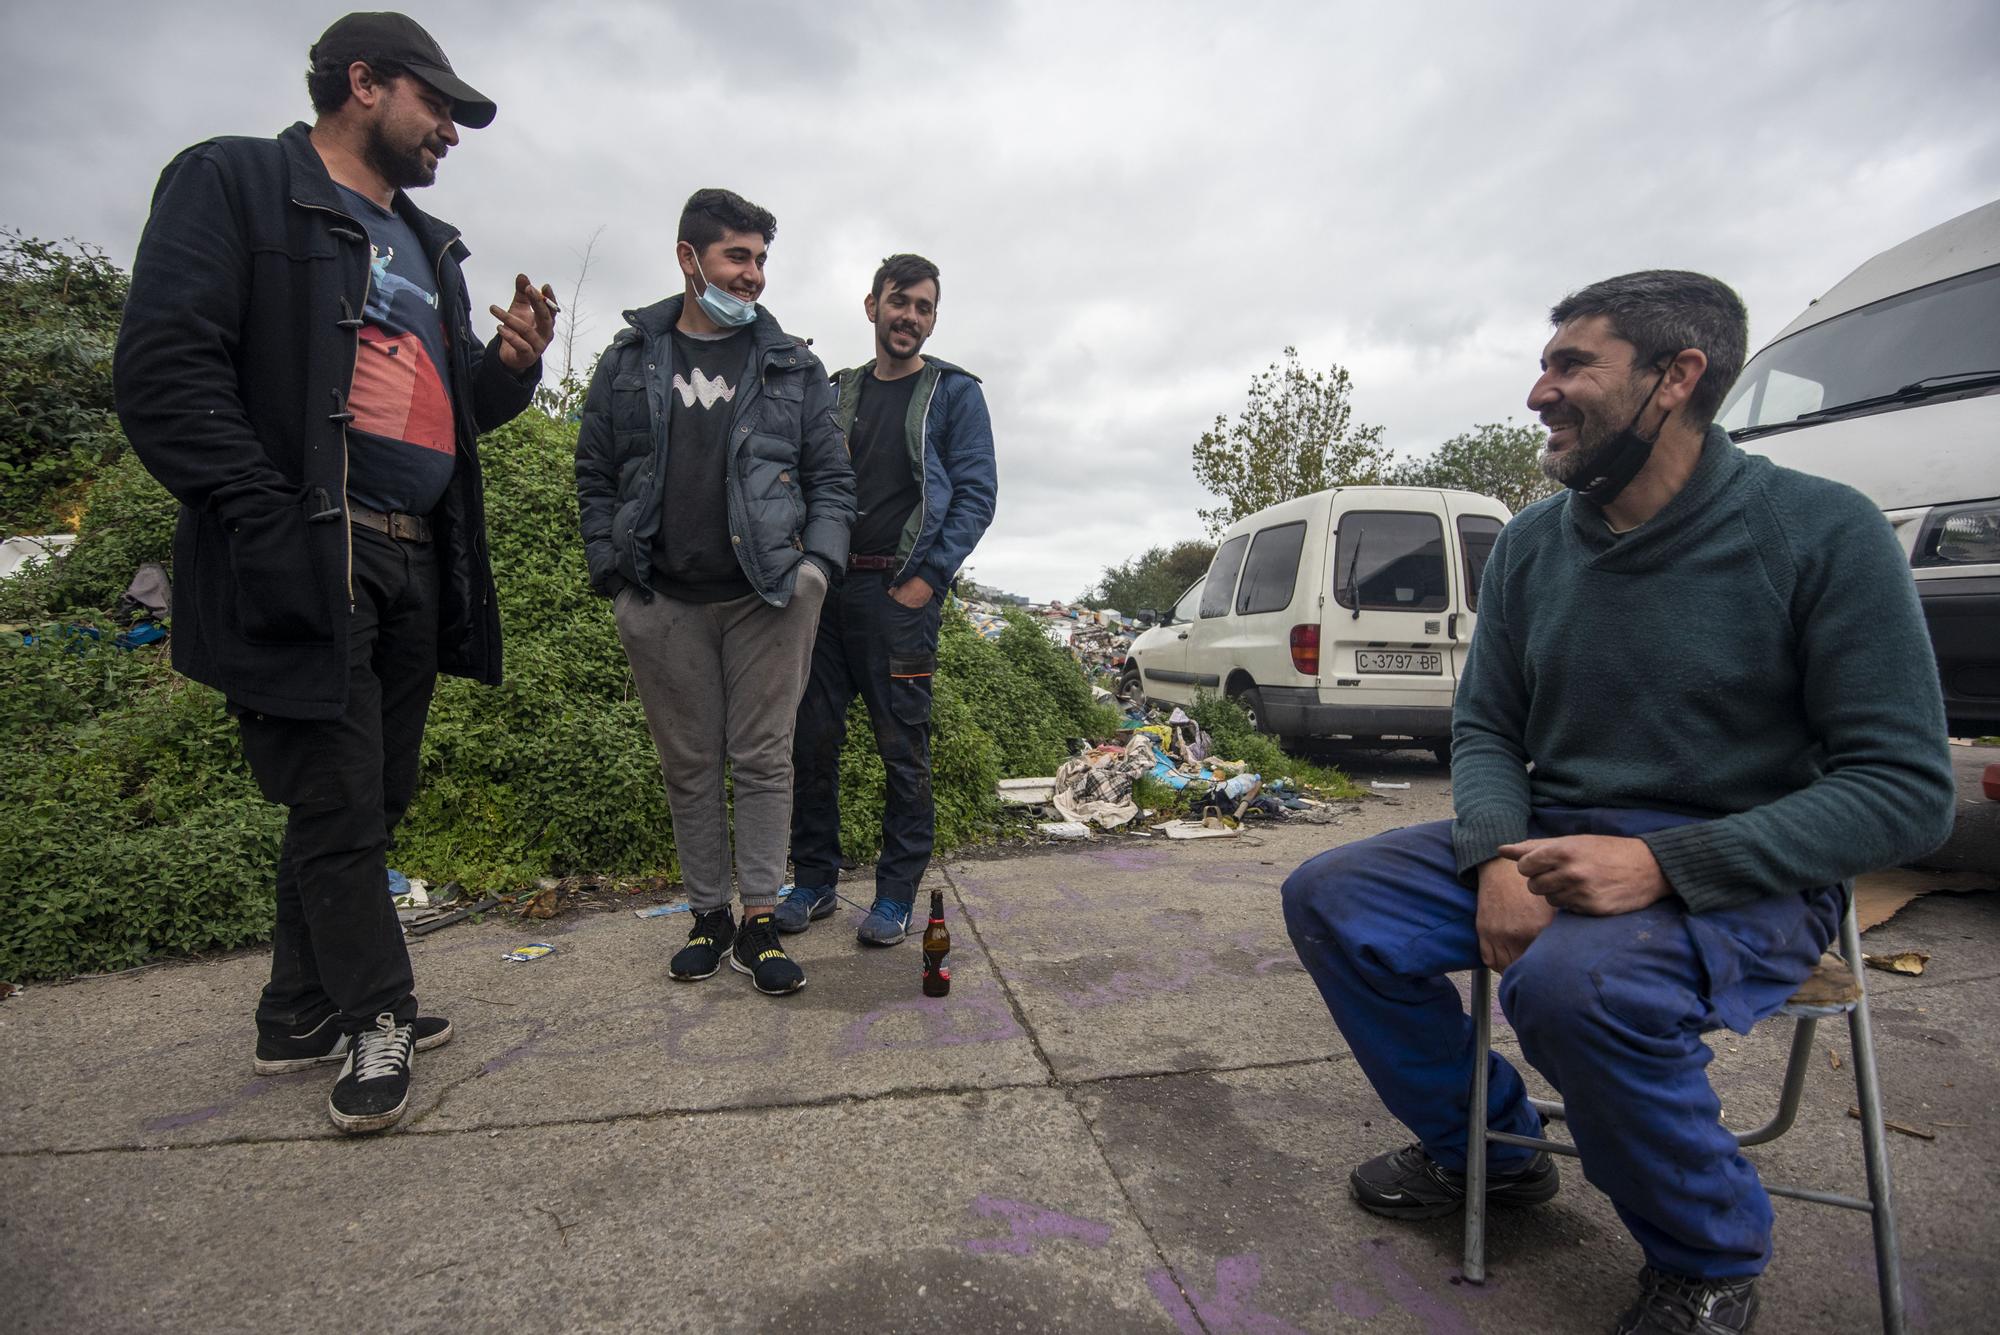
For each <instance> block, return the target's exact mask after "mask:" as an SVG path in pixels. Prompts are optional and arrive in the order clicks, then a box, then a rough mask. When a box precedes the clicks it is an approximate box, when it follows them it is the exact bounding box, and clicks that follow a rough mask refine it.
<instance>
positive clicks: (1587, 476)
mask: <svg viewBox="0 0 2000 1335" xmlns="http://www.w3.org/2000/svg"><path fill="white" fill-rule="evenodd" d="M1665 383H1667V373H1666V372H1665V371H1664V370H1663V371H1661V372H1660V378H1659V379H1658V380H1655V381H1654V382H1653V387H1652V388H1651V389H1649V390H1647V391H1646V401H1645V402H1644V403H1642V404H1640V405H1639V411H1638V412H1636V413H1633V414H1632V420H1631V421H1629V422H1627V423H1626V424H1625V429H1624V430H1623V431H1620V432H1619V433H1618V434H1617V435H1615V436H1613V437H1612V438H1611V439H1610V440H1607V441H1605V442H1604V444H1603V445H1602V446H1600V447H1599V448H1598V451H1597V455H1596V457H1595V458H1593V459H1592V460H1591V461H1590V462H1591V466H1590V468H1589V470H1588V471H1586V472H1584V473H1582V474H1581V475H1579V476H1578V477H1577V478H1576V479H1575V480H1574V481H1572V482H1570V483H1569V484H1568V485H1569V488H1570V490H1571V491H1574V492H1575V493H1576V494H1577V495H1579V496H1581V497H1583V498H1584V499H1585V500H1587V501H1589V502H1590V503H1591V504H1592V505H1595V506H1597V507H1598V508H1599V509H1602V508H1603V507H1605V506H1607V505H1609V504H1610V503H1611V502H1612V501H1613V500H1615V499H1617V496H1618V493H1619V492H1621V491H1623V490H1625V488H1626V487H1627V486H1629V485H1630V484H1631V481H1632V479H1633V478H1635V477H1637V476H1639V470H1640V469H1642V468H1644V467H1645V466H1646V460H1648V459H1650V458H1652V457H1653V446H1654V445H1655V444H1657V443H1658V441H1659V439H1660V433H1659V432H1658V431H1655V432H1654V433H1653V439H1652V440H1647V439H1646V438H1645V437H1643V436H1641V435H1640V434H1639V432H1638V431H1637V430H1636V428H1637V427H1638V425H1639V419H1640V418H1641V417H1644V416H1645V415H1646V409H1648V408H1650V407H1652V406H1653V396H1654V395H1655V394H1657V393H1659V392H1660V386H1661V385H1664V384H1665ZM1666 425H1667V424H1666V423H1665V422H1664V421H1662V422H1661V423H1660V426H1661V428H1662V429H1663V430H1664V429H1665V427H1666Z"/></svg>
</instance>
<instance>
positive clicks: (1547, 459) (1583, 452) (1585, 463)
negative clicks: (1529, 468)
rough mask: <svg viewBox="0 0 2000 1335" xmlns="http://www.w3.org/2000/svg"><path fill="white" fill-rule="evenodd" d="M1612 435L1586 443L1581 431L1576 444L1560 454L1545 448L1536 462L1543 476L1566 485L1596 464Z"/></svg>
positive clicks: (1558, 483)
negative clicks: (1552, 452)
mask: <svg viewBox="0 0 2000 1335" xmlns="http://www.w3.org/2000/svg"><path fill="white" fill-rule="evenodd" d="M1610 440H1611V437H1610V436H1605V437H1602V438H1601V439H1598V440H1594V441H1591V442H1590V443H1588V444H1585V443H1584V441H1583V439H1582V436H1581V433H1579V435H1578V438H1577V442H1576V444H1574V445H1572V446H1570V447H1569V448H1568V449H1566V450H1564V451H1563V452H1562V453H1560V454H1551V453H1549V451H1548V450H1547V449H1546V448H1544V449H1543V450H1542V454H1541V457H1540V458H1539V459H1537V460H1535V464H1536V466H1537V467H1539V468H1540V469H1541V470H1542V476H1543V477H1545V478H1547V479H1548V480H1549V481H1551V482H1553V483H1555V484H1556V485H1557V486H1562V487H1566V486H1568V485H1569V484H1570V481H1571V480H1572V479H1574V478H1579V477H1583V476H1584V475H1586V474H1587V473H1589V472H1590V470H1591V469H1592V468H1593V467H1595V466H1596V464H1597V458H1598V456H1599V455H1601V454H1603V453H1604V446H1605V445H1606V443H1608V442H1609V441H1610Z"/></svg>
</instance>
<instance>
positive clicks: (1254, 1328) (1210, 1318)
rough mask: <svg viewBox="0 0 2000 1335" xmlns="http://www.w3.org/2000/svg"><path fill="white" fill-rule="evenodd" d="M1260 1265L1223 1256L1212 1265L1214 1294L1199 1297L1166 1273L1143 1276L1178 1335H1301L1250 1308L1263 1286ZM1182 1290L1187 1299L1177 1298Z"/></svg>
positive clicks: (1250, 1257) (1249, 1259)
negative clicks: (1258, 1289)
mask: <svg viewBox="0 0 2000 1335" xmlns="http://www.w3.org/2000/svg"><path fill="white" fill-rule="evenodd" d="M1263 1278H1264V1263H1263V1261H1262V1260H1261V1259H1260V1258H1259V1257H1258V1256H1257V1255H1256V1254H1255V1253H1252V1254H1250V1255H1247V1256H1225V1257H1223V1258H1222V1259H1221V1260H1219V1261H1217V1262H1216V1263H1215V1290H1214V1292H1213V1293H1211V1294H1209V1295H1208V1296H1207V1297H1203V1296H1202V1295H1201V1293H1200V1291H1199V1290H1197V1289H1196V1288H1195V1287H1194V1286H1193V1285H1191V1284H1186V1285H1184V1284H1182V1283H1180V1282H1179V1281H1178V1280H1177V1279H1176V1278H1175V1276H1174V1273H1173V1272H1172V1271H1170V1270H1155V1271H1154V1272H1153V1273H1152V1274H1150V1275H1148V1276H1146V1287H1148V1288H1149V1289H1151V1290H1152V1291H1153V1297H1154V1298H1155V1299H1157V1300H1158V1301H1159V1304H1160V1306H1161V1307H1164V1308H1165V1309H1166V1311H1167V1315H1168V1316H1170V1317H1172V1318H1173V1322H1174V1325H1175V1326H1176V1327H1177V1328H1179V1330H1180V1332H1181V1335H1202V1333H1203V1331H1206V1332H1207V1335H1304V1332H1302V1331H1300V1330H1299V1328H1298V1327H1297V1326H1294V1325H1292V1324H1290V1323H1289V1322H1286V1321H1281V1320H1279V1319H1278V1318H1277V1317H1274V1316H1272V1315H1271V1314H1270V1313H1269V1312H1265V1311H1260V1310H1259V1309H1257V1308H1256V1307H1253V1306H1251V1300H1252V1299H1253V1298H1254V1297H1255V1296H1256V1293H1257V1286H1258V1285H1259V1284H1260V1283H1262V1282H1263ZM1183 1289H1185V1290H1186V1293H1187V1296H1186V1297H1185V1298H1183V1297H1182V1296H1181V1293H1182V1290H1183Z"/></svg>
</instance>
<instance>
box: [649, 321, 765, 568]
mask: <svg viewBox="0 0 2000 1335" xmlns="http://www.w3.org/2000/svg"><path fill="white" fill-rule="evenodd" d="M673 341H674V367H673V380H672V382H671V387H670V389H669V391H668V394H667V475H666V478H665V482H664V487H663V490H662V493H661V497H660V512H661V513H660V534H659V537H658V538H656V539H655V540H654V544H653V570H654V579H653V581H652V583H653V587H654V588H655V589H657V590H659V591H660V592H661V593H663V594H665V595H666V596H667V597H669V598H678V599H680V600H681V601H683V602H690V603H719V602H725V601H727V600H728V599H731V598H743V597H747V596H749V595H750V594H751V593H753V592H755V590H753V589H752V588H751V587H750V580H749V578H748V577H747V576H745V575H744V573H743V567H742V565H741V563H739V562H738V561H737V559H736V549H735V546H734V545H733V544H732V543H731V542H730V541H729V496H728V492H727V490H726V489H725V485H724V482H723V479H724V477H725V475H726V473H727V470H728V468H729V424H730V421H731V420H732V419H733V417H734V415H735V402H736V392H737V389H738V388H739V387H740V386H741V384H742V383H743V377H744V375H745V373H746V371H747V369H748V364H749V360H750V331H749V330H748V329H737V330H732V331H731V332H729V333H727V334H723V335H717V336H709V337H703V336H701V335H699V334H690V333H687V332H685V331H684V330H681V329H678V328H677V329H675V330H674V334H673Z"/></svg>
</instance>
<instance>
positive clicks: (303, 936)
mask: <svg viewBox="0 0 2000 1335" xmlns="http://www.w3.org/2000/svg"><path fill="white" fill-rule="evenodd" d="M437 625H438V571H437V558H436V554H435V553H434V552H433V550H432V548H431V547H430V546H429V545H428V544H422V543H407V542H399V541H397V540H396V539H393V538H390V537H387V536H385V535H383V534H380V533H376V532H374V531H373V530H372V529H365V528H361V527H359V526H357V527H356V528H355V530H354V611H353V613H352V624H351V626H350V628H349V638H348V653H347V692H348V695H347V712H346V713H345V714H343V715H341V716H340V717H339V718H337V719H330V720H310V719H288V718H277V717H274V716H272V715H269V714H257V713H251V712H249V711H245V710H236V711H234V712H236V714H237V723H238V727H239V728H240V730H241V732H242V736H243V755H244V758H245V759H246V760H248V761H249V762H250V772H251V773H252V774H254V775H256V776H257V786H258V787H259V788H261V789H262V790H263V792H264V796H265V797H267V798H269V799H270V800H271V801H273V802H280V803H283V804H284V805H285V806H287V807H289V808H291V814H290V816H289V818H288V819H287V820H286V822H285V842H284V847H283V850H282V851H281V852H280V853H279V855H278V923H277V928H276V931H275V932H274V933H273V936H272V940H271V981H270V983H269V984H268V985H267V986H266V987H265V988H264V995H263V998H262V999H261V1000H260V1001H259V1002H258V1005H257V1023H258V1025H259V1026H260V1027H263V1028H267V1029H273V1030H290V1031H293V1032H297V1031H299V1030H303V1029H305V1028H309V1027H311V1026H312V1025H313V1024H316V1023H318V1021H319V1020H320V1019H322V1018H323V1017H325V1016H326V1015H327V1014H328V1013H329V1012H332V1011H339V1012H340V1013H341V1015H342V1016H343V1018H344V1023H345V1024H346V1025H347V1026H348V1027H349V1028H350V1029H357V1028H360V1027H362V1026H365V1025H368V1024H371V1023H373V1021H374V1018H375V1017H376V1016H377V1015H379V1014H381V1013H382V1012H383V1011H392V1012H394V1014H395V1016H396V1019H397V1021H398V1022H399V1023H402V1024H407V1023H409V1022H410V1021H411V1020H413V1019H415V1018H416V1014H417V999H416V996H415V995H414V993H413V992H412V978H411V974H410V952H409V950H408V948H407V947H406V946H405V945H404V944H403V931H402V928H401V926H400V925H399V924H398V923H397V921H396V909H395V905H394V904H392V903H391V902H390V900H389V892H388V873H387V858H388V851H389V836H390V833H391V832H392V831H393V830H394V829H395V828H396V822H398V821H400V820H401V819H402V818H403V813H404V812H405V811H407V810H408V809H409V806H410V798H411V797H412V796H413V795H414V794H415V792H416V787H417V751H418V747H419V746H420V745H421V744H422V742H423V737H424V717H425V715H426V714H427V713H428V712H429V711H430V703H431V690H432V688H433V687H434V686H435V685H436V682H437Z"/></svg>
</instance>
